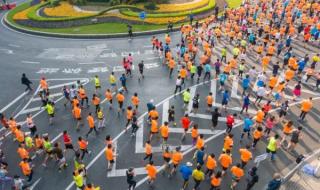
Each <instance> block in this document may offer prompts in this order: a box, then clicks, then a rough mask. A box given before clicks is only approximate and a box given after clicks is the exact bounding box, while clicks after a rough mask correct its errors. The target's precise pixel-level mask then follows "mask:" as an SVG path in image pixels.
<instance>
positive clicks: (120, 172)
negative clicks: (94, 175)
mask: <svg viewBox="0 0 320 190" xmlns="http://www.w3.org/2000/svg"><path fill="white" fill-rule="evenodd" d="M156 168H157V169H159V168H160V166H156ZM126 171H127V169H119V170H114V171H111V172H109V173H108V177H121V176H126V175H127V174H126ZM134 174H135V175H144V174H147V172H146V168H145V167H141V168H134Z"/></svg>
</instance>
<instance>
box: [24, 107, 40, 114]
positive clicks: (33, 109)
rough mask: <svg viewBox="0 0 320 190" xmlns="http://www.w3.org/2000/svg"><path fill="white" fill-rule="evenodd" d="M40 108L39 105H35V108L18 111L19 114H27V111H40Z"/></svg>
mask: <svg viewBox="0 0 320 190" xmlns="http://www.w3.org/2000/svg"><path fill="white" fill-rule="evenodd" d="M40 110H41V108H40V107H35V108H30V109H25V110H23V111H22V112H20V114H28V113H32V112H35V111H40Z"/></svg>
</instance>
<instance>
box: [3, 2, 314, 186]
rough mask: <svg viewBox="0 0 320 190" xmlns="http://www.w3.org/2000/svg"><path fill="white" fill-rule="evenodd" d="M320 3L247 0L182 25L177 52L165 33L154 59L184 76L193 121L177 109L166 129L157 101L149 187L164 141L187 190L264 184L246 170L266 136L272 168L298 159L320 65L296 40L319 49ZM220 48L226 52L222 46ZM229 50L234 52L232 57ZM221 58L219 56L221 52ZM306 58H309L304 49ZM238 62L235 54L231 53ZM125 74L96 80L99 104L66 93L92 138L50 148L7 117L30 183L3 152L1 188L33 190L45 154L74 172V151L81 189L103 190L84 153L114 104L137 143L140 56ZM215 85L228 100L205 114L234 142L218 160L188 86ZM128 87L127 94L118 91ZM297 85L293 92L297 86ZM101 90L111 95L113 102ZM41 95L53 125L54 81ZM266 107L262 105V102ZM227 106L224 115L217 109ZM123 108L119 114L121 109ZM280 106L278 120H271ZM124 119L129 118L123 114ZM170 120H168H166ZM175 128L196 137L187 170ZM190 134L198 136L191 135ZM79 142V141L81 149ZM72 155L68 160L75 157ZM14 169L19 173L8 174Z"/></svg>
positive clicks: (180, 86)
mask: <svg viewBox="0 0 320 190" xmlns="http://www.w3.org/2000/svg"><path fill="white" fill-rule="evenodd" d="M319 13H320V5H319V3H317V2H316V1H308V0H284V1H279V0H273V1H267V0H257V1H254V0H252V1H245V2H244V4H243V5H242V6H241V7H240V8H238V9H229V8H225V13H224V14H223V15H222V16H221V17H219V18H218V17H216V15H212V16H210V17H208V18H207V19H205V21H204V22H196V23H195V25H193V26H192V25H182V26H181V31H180V33H181V40H180V41H179V42H178V43H177V44H174V43H173V42H172V41H171V37H170V35H169V34H166V35H165V38H164V40H163V41H162V39H160V38H157V37H155V36H154V37H152V39H151V45H152V50H153V51H154V54H156V55H158V56H159V57H160V62H161V64H163V65H165V66H167V67H168V76H169V77H170V78H172V77H176V83H175V90H174V92H173V93H174V95H175V96H176V95H181V96H182V99H183V102H184V109H185V115H184V116H183V117H182V118H180V119H178V118H175V107H174V106H171V107H170V108H169V110H164V111H168V118H167V120H166V121H165V122H163V125H160V124H159V122H161V121H159V114H158V111H157V108H156V107H155V106H154V104H153V101H150V102H149V103H148V104H147V107H148V123H149V129H150V135H149V137H148V139H146V142H145V156H144V158H143V160H147V165H146V166H145V169H146V171H147V175H148V183H149V184H150V186H151V187H153V183H154V182H155V181H156V179H157V176H158V172H160V171H157V168H156V167H155V166H154V163H153V157H154V155H153V149H152V145H151V142H152V141H153V140H154V137H155V136H160V137H161V138H162V145H161V147H162V150H163V154H162V156H163V164H164V166H165V167H164V170H163V171H162V172H163V173H164V174H167V176H168V177H169V178H171V177H172V176H173V175H175V174H176V173H177V172H178V173H181V174H182V178H183V181H184V182H183V184H179V185H181V189H182V190H184V189H186V188H187V187H188V183H189V179H190V178H193V180H194V183H193V184H194V187H193V189H199V188H200V184H201V183H202V181H204V180H210V184H211V189H212V190H213V189H215V190H216V189H220V188H219V187H220V184H221V183H222V182H223V179H224V176H225V175H226V174H227V173H230V174H231V175H232V183H231V184H230V188H231V189H235V188H236V187H237V183H238V182H239V181H240V180H244V179H243V178H244V176H245V175H246V174H248V175H247V186H246V189H247V190H249V189H252V187H253V186H254V185H255V184H256V183H257V182H258V181H259V176H258V175H257V167H255V166H254V167H251V168H248V167H246V165H247V164H248V163H249V162H252V159H254V158H253V154H252V151H254V149H255V147H256V145H257V144H258V143H260V141H261V140H262V139H263V138H265V139H266V141H267V145H266V152H267V153H269V154H270V155H271V160H272V161H274V160H275V159H276V157H275V156H276V153H277V151H280V148H281V147H282V150H284V151H292V150H294V148H295V146H296V145H297V143H298V142H299V140H300V139H301V131H302V130H303V127H302V125H301V122H303V120H304V119H305V117H306V115H307V114H308V112H309V111H310V110H311V109H312V107H313V103H312V97H310V98H306V99H303V100H302V98H301V94H302V93H303V92H302V88H303V85H308V86H309V87H312V88H314V90H318V89H319V85H320V72H319V71H317V70H316V68H317V64H318V63H319V62H320V57H319V54H317V52H314V53H312V54H307V53H306V54H305V56H303V57H298V56H296V55H295V53H294V51H295V46H294V45H293V41H299V42H300V43H301V44H303V46H304V48H305V47H307V46H310V45H311V46H318V47H319V45H320V41H319V39H318V38H319V33H320V22H319ZM217 46H220V47H222V48H219V49H221V50H218V49H217V48H216V47H217ZM228 46H232V48H231V51H229V50H228ZM214 51H220V53H215V52H214ZM306 52H307V51H306ZM229 54H230V55H229ZM248 57H250V58H251V59H254V60H255V62H256V65H255V66H250V65H248V64H246V62H247V61H246V60H247V59H248ZM122 64H123V67H124V69H125V73H124V74H122V75H121V77H120V78H119V79H118V78H117V77H116V76H115V74H114V73H113V72H112V73H111V74H110V75H109V84H110V87H109V88H108V89H106V90H105V89H101V85H100V79H99V77H98V76H94V78H93V81H94V85H95V92H94V94H92V95H91V96H89V94H88V93H87V91H86V89H85V88H84V86H83V85H82V84H81V82H80V81H78V82H77V83H75V84H74V85H72V86H64V87H63V89H62V92H63V95H64V97H65V102H64V106H65V107H66V108H67V109H69V107H71V109H69V110H70V112H71V114H72V115H73V117H74V119H75V121H76V122H75V127H76V129H77V130H79V129H80V126H82V125H86V126H88V129H87V130H88V132H87V134H86V135H85V136H79V137H78V138H77V139H71V137H70V135H69V134H68V130H67V129H64V131H63V135H62V140H63V145H61V143H60V142H58V141H57V142H52V141H51V139H49V135H48V134H38V133H37V127H36V125H35V123H34V121H33V119H32V118H33V117H32V115H31V114H29V115H28V116H27V118H26V120H25V121H24V122H20V123H18V122H17V121H16V120H15V118H13V117H7V115H6V114H5V113H2V114H1V125H2V126H3V127H4V128H5V129H6V130H5V132H4V133H2V134H3V137H2V138H9V137H6V136H8V135H9V133H10V134H12V136H13V139H14V141H17V146H18V148H17V154H18V156H19V157H20V158H21V162H20V163H19V167H20V168H21V171H22V174H23V175H24V176H25V177H26V181H27V183H25V182H24V181H25V180H23V179H22V178H21V176H19V175H15V176H14V177H10V175H9V174H8V167H9V166H8V164H7V163H6V161H5V155H4V154H3V153H2V151H1V152H0V161H1V168H0V174H1V176H0V177H1V180H2V181H12V182H13V184H14V188H15V190H20V189H25V188H26V186H28V185H30V184H29V183H28V182H31V180H32V176H33V164H32V160H33V159H34V157H35V156H37V155H41V154H42V155H43V157H44V158H43V164H42V165H43V167H46V165H47V162H48V161H49V160H52V158H53V159H54V160H57V161H58V171H59V172H62V171H63V169H64V168H65V167H67V166H68V164H67V163H68V162H70V161H67V160H66V154H67V153H69V152H71V153H72V154H73V155H74V160H73V162H74V164H73V165H74V166H71V167H74V172H73V174H72V175H73V179H74V182H75V185H76V186H77V187H78V188H79V189H85V190H97V189H100V188H99V187H98V185H93V184H91V183H86V180H85V178H86V175H87V173H88V171H87V170H86V163H85V162H84V161H83V159H84V157H85V156H86V155H90V154H91V151H90V150H88V143H89V142H88V140H87V139H88V136H89V135H92V134H91V133H92V132H93V131H94V132H95V133H96V134H98V133H99V132H100V130H101V129H102V128H104V127H105V126H106V124H105V116H104V115H105V114H104V109H103V107H102V106H104V105H102V103H104V102H105V101H106V102H107V104H108V105H107V106H108V107H109V108H110V109H109V111H117V112H118V115H119V117H125V118H124V119H125V120H126V121H127V123H126V125H125V131H126V132H127V131H129V129H130V128H131V130H130V133H131V135H132V136H135V135H136V132H137V130H139V122H138V119H137V117H138V115H139V114H138V113H139V111H138V109H139V106H140V100H139V96H138V94H137V93H134V95H133V96H132V97H127V96H126V92H127V91H128V89H127V85H126V82H127V80H132V79H131V78H132V75H134V73H133V72H132V65H133V64H134V61H133V56H132V55H131V54H130V55H129V56H128V57H125V58H123V61H122ZM137 66H138V70H139V74H138V75H139V76H138V77H137V78H138V80H143V79H144V63H143V61H142V62H140V63H138V64H137ZM235 78H237V79H239V81H240V84H241V87H242V93H241V97H242V98H241V99H242V109H241V111H240V113H238V114H237V113H231V112H228V104H229V102H230V100H231V97H230V89H229V87H228V86H230V85H229V84H230V83H232V79H235ZM311 78H312V79H314V80H315V81H316V84H315V85H314V86H312V85H311V84H309V83H308V81H309V80H310V79H311ZM213 79H215V80H217V81H218V87H219V91H220V92H221V94H222V101H221V102H216V100H215V99H214V98H213V95H212V92H210V93H209V94H208V95H207V96H206V97H201V99H205V101H206V106H207V107H206V108H205V109H206V110H207V112H209V113H210V114H211V115H212V119H211V121H212V126H211V129H212V130H216V127H217V126H218V125H221V123H218V119H219V117H222V116H225V117H226V122H225V126H226V134H225V137H224V143H223V147H220V148H221V150H222V151H221V154H220V155H215V154H213V153H210V152H207V151H206V149H207V146H206V143H205V139H204V135H203V134H200V133H199V132H198V130H199V128H201V126H199V125H198V124H197V123H195V122H193V121H192V119H191V118H190V117H189V114H197V111H198V109H199V106H201V105H200V94H195V96H194V97H191V93H190V89H188V88H187V87H186V86H187V85H186V83H187V82H188V81H197V82H198V83H200V82H202V81H210V80H213ZM22 83H23V84H25V85H26V86H27V89H26V90H32V88H31V86H30V85H31V82H30V81H29V79H28V78H27V77H26V75H25V74H23V76H22ZM119 83H120V87H119ZM289 83H290V84H291V85H292V84H293V87H292V88H291V86H290V85H289ZM102 90H103V91H105V93H104V96H105V99H104V98H103V99H104V100H101V99H100V98H101V97H102V96H103V94H102ZM285 91H291V92H292V94H293V96H289V95H288V94H286V93H285ZM38 94H39V97H40V98H41V100H42V103H43V105H42V107H43V108H44V109H46V111H47V114H48V118H49V121H48V123H49V124H50V125H52V124H54V122H55V119H56V118H55V103H54V101H53V100H52V99H51V97H50V86H49V84H48V83H47V81H46V78H44V77H43V78H41V80H40V88H39V93H38ZM126 98H130V100H131V101H130V102H131V104H129V105H127V106H125V105H124V102H125V99H126ZM294 101H301V103H300V104H299V105H300V108H301V114H300V116H299V119H300V120H301V121H300V122H299V123H294V122H293V121H292V120H290V118H288V117H286V115H287V113H288V111H289V109H290V107H289V104H290V102H294ZM262 102H264V103H262ZM189 104H192V109H191V110H188V105H189ZM216 104H221V105H222V108H223V109H218V108H216V107H215V105H216ZM250 105H251V106H253V105H254V106H255V108H256V109H257V112H256V114H255V115H251V114H249V113H248V108H249V106H250ZM89 106H93V107H94V112H90V113H89V114H87V115H84V114H83V113H82V110H83V109H88V107H89ZM116 107H117V109H113V108H116ZM275 108H277V109H278V110H279V111H278V112H277V114H275V113H270V111H271V110H273V109H275ZM122 112H125V113H126V114H123V115H122V114H121V113H122ZM239 117H241V118H242V119H243V124H242V126H243V127H242V133H241V134H240V139H241V140H240V142H242V141H243V140H244V138H251V139H250V142H251V143H250V144H242V145H241V147H242V148H240V149H239V150H234V149H233V144H234V142H233V137H234V135H235V134H233V133H232V129H233V127H234V125H235V124H236V123H235V122H236V119H237V118H239ZM164 119H165V118H164ZM277 124H280V125H281V126H282V133H281V134H277V133H275V131H274V129H273V128H274V126H275V125H277ZM22 126H27V127H28V129H29V131H28V132H25V130H22ZM169 126H176V127H182V128H183V129H184V133H183V135H182V137H181V141H184V140H185V139H186V138H191V139H192V145H193V146H194V148H195V151H194V156H193V159H192V160H189V161H187V162H185V163H182V161H183V160H184V158H183V152H182V151H181V147H176V148H174V149H173V150H172V149H170V146H169V145H168V143H167V141H168V139H169V138H172V137H170V129H169ZM188 132H191V133H188ZM75 141H76V142H75ZM105 141H106V150H105V158H106V162H107V170H108V171H110V170H112V168H113V167H112V166H113V164H114V162H115V158H116V157H117V156H118V155H117V153H116V151H115V150H114V144H113V142H112V137H111V136H110V135H106V139H105ZM71 153H70V154H71ZM235 154H239V155H240V160H234V159H233V158H232V157H233V155H235ZM10 167H13V166H10ZM126 174H127V183H128V184H129V187H128V188H129V190H133V189H135V186H136V181H135V169H134V168H129V169H128V170H127V172H126ZM280 184H281V177H280V176H279V174H275V176H274V179H273V180H271V181H270V183H269V184H268V190H275V189H278V188H279V187H280Z"/></svg>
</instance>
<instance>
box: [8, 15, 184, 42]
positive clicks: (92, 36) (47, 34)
mask: <svg viewBox="0 0 320 190" xmlns="http://www.w3.org/2000/svg"><path fill="white" fill-rule="evenodd" d="M3 23H4V24H5V25H6V26H7V27H9V28H10V29H12V30H15V31H18V32H21V33H25V34H31V35H35V36H42V37H55V38H69V39H109V38H124V37H128V33H115V34H59V33H51V32H40V31H35V30H29V29H25V28H22V27H18V26H15V25H13V24H11V23H10V22H9V21H8V20H7V14H6V15H5V16H4V17H3ZM179 30H180V27H175V28H173V29H172V32H176V31H179ZM167 32H168V30H167V29H161V30H150V31H145V32H134V33H133V36H134V37H137V36H146V35H155V34H163V33H167Z"/></svg>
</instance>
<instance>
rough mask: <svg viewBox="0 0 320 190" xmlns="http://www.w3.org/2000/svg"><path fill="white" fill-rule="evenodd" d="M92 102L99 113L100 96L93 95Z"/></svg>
mask: <svg viewBox="0 0 320 190" xmlns="http://www.w3.org/2000/svg"><path fill="white" fill-rule="evenodd" d="M92 104H93V105H94V106H95V108H96V110H95V113H96V114H97V113H98V110H99V109H100V98H99V97H98V96H97V95H96V94H93V95H92Z"/></svg>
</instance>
